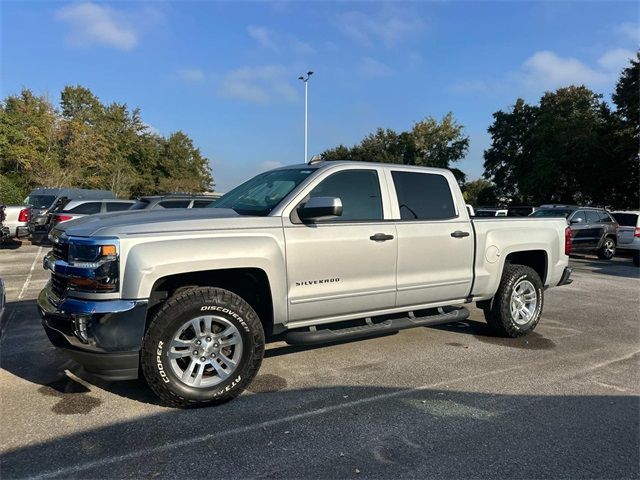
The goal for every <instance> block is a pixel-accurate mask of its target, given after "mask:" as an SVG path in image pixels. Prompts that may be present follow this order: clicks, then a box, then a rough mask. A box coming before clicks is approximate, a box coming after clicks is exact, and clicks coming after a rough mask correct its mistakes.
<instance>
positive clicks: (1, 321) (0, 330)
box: [0, 277, 8, 338]
mask: <svg viewBox="0 0 640 480" xmlns="http://www.w3.org/2000/svg"><path fill="white" fill-rule="evenodd" d="M6 305H7V294H6V290H5V286H4V280H3V279H2V278H1V277H0V338H2V335H3V334H4V330H5V327H6V326H7V321H8V319H7V318H5V317H4V309H5V306H6Z"/></svg>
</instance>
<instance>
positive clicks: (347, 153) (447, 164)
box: [321, 113, 469, 183]
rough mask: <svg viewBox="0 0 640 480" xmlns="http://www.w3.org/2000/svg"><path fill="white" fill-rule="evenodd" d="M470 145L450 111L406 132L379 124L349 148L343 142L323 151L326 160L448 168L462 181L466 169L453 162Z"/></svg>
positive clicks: (459, 157) (462, 154)
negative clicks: (455, 165)
mask: <svg viewBox="0 0 640 480" xmlns="http://www.w3.org/2000/svg"><path fill="white" fill-rule="evenodd" d="M468 149H469V138H468V137H467V136H465V135H464V128H463V127H462V126H461V125H459V124H458V123H456V122H455V120H454V119H453V115H452V114H451V113H448V114H447V115H445V116H444V117H443V118H442V120H441V121H440V122H438V121H437V120H436V119H434V118H432V117H428V118H426V119H424V120H422V121H420V122H417V123H415V124H414V125H413V127H412V129H411V130H410V131H407V132H400V133H397V132H396V131H395V130H392V129H386V130H385V129H382V128H379V129H378V130H376V132H375V133H371V134H369V135H367V136H366V137H365V138H363V139H362V141H361V142H360V143H359V144H357V145H354V146H353V147H351V148H349V147H346V146H344V145H339V146H338V147H335V148H332V149H329V150H326V151H325V152H323V153H322V155H321V156H322V158H323V159H325V160H359V161H367V162H381V163H397V164H404V165H421V166H428V167H439V168H449V169H451V170H452V172H453V173H454V175H456V178H457V179H458V181H459V182H461V183H463V182H464V178H465V177H464V173H462V171H460V170H458V169H456V168H453V167H452V165H451V164H452V163H455V162H457V161H459V160H460V159H462V158H464V156H465V155H466V153H467V151H468Z"/></svg>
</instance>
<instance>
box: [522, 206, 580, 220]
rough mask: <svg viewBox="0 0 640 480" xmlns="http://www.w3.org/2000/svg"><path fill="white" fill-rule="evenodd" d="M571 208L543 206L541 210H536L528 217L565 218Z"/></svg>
mask: <svg viewBox="0 0 640 480" xmlns="http://www.w3.org/2000/svg"><path fill="white" fill-rule="evenodd" d="M571 212H573V210H567V209H565V208H544V209H542V210H536V211H535V212H533V213H532V214H531V215H529V216H530V217H563V218H567V217H568V216H569V215H571Z"/></svg>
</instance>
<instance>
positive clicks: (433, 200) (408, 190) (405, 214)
mask: <svg viewBox="0 0 640 480" xmlns="http://www.w3.org/2000/svg"><path fill="white" fill-rule="evenodd" d="M391 176H392V178H393V184H394V185H395V188H396V195H397V197H398V206H399V207H400V218H402V220H444V219H447V218H454V217H456V209H455V205H454V203H453V197H452V196H451V189H450V188H449V182H447V179H446V178H445V177H444V176H442V175H438V174H431V173H414V172H400V171H395V172H391Z"/></svg>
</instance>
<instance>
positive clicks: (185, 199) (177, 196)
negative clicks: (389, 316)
mask: <svg viewBox="0 0 640 480" xmlns="http://www.w3.org/2000/svg"><path fill="white" fill-rule="evenodd" d="M218 198H219V197H216V196H213V195H196V194H193V195H192V194H189V193H185V194H181V193H172V194H168V195H150V196H146V197H140V198H139V199H138V201H137V202H136V203H135V205H133V206H132V207H131V210H154V209H158V208H159V209H163V208H205V207H208V206H209V205H211V204H212V203H213V202H216V201H217V200H218Z"/></svg>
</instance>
